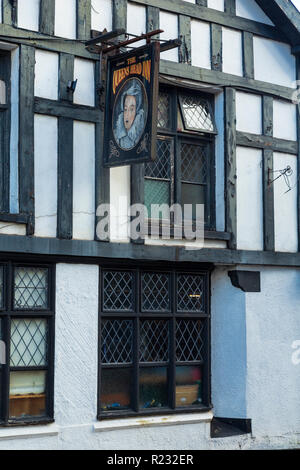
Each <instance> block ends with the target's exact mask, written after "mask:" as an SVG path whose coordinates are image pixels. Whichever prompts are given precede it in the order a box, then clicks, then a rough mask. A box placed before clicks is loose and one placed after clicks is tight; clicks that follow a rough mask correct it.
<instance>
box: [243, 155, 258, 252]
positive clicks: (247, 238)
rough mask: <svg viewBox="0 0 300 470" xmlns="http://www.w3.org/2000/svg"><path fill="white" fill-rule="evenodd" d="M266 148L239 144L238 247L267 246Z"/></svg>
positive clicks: (251, 248)
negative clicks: (263, 149) (265, 241)
mask: <svg viewBox="0 0 300 470" xmlns="http://www.w3.org/2000/svg"><path fill="white" fill-rule="evenodd" d="M262 179H263V178H262V151H261V150H258V149H251V148H246V147H237V247H238V249H240V250H263V248H264V242H263V187H262Z"/></svg>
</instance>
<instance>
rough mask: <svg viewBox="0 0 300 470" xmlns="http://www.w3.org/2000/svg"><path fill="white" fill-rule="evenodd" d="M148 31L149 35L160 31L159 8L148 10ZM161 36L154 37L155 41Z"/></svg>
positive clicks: (148, 8)
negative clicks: (157, 30)
mask: <svg viewBox="0 0 300 470" xmlns="http://www.w3.org/2000/svg"><path fill="white" fill-rule="evenodd" d="M146 18H147V19H146V22H147V25H146V29H147V33H151V32H152V31H155V30H156V29H159V8H156V7H151V6H149V5H148V6H147V9H146ZM158 37H159V36H154V39H157V38H158Z"/></svg>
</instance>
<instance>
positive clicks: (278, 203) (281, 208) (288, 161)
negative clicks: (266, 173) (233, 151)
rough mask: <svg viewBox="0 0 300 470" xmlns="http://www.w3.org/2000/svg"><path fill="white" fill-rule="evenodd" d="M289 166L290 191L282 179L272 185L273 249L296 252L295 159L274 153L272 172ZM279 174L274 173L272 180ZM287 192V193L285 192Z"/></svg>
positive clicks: (294, 157) (293, 156) (292, 156)
mask: <svg viewBox="0 0 300 470" xmlns="http://www.w3.org/2000/svg"><path fill="white" fill-rule="evenodd" d="M287 166H290V167H291V169H292V171H293V175H292V176H291V177H290V178H289V181H290V184H291V187H292V190H291V191H288V187H287V185H286V183H285V179H284V178H283V177H281V178H278V179H277V180H276V181H275V182H274V183H273V184H274V205H275V249H276V251H284V252H297V251H298V235H297V220H298V219H297V157H296V156H295V155H288V154H284V153H277V152H275V153H274V170H276V171H277V170H284V169H285V168H286V167H287ZM277 176H279V173H274V178H276V177H277ZM287 191H288V192H287Z"/></svg>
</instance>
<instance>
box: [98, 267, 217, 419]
mask: <svg viewBox="0 0 300 470" xmlns="http://www.w3.org/2000/svg"><path fill="white" fill-rule="evenodd" d="M212 269H213V267H212V266H211V265H201V266H198V267H191V266H181V267H178V266H174V265H172V264H169V265H167V266H166V263H164V265H162V264H160V263H159V264H158V263H146V262H144V263H143V264H139V263H131V262H130V261H129V260H128V263H126V264H125V265H124V263H119V264H115V263H107V264H103V265H101V266H100V271H99V329H98V346H99V349H98V394H97V410H98V412H97V419H98V420H105V419H113V418H122V417H140V416H149V415H151V416H153V415H154V416H155V415H162V414H164V415H165V414H180V413H181V414H182V413H197V412H198V413H199V412H205V411H209V410H211V409H212V404H211V357H210V355H211V352H210V344H211V338H210V335H211V322H210V319H211V315H210V273H211V271H212ZM105 271H113V272H132V273H133V279H134V283H133V298H134V308H133V309H132V311H128V310H127V311H124V312H121V311H119V312H116V311H104V309H103V288H104V283H103V272H105ZM149 272H151V273H162V274H166V273H168V274H170V279H171V282H170V290H169V294H170V308H169V311H165V312H152V313H151V312H149V311H147V312H145V311H143V309H142V305H141V304H142V297H141V292H142V288H141V275H142V273H149ZM180 274H186V275H189V276H190V275H200V276H203V279H204V291H203V292H204V299H205V300H204V302H205V310H206V311H205V313H204V312H202V313H196V314H195V312H182V311H178V310H177V309H176V305H177V301H176V293H177V288H176V282H175V279H176V276H177V275H180ZM107 319H110V320H118V319H119V320H128V319H131V320H132V321H133V361H132V364H129V363H127V364H125V366H124V365H121V367H128V368H130V367H131V368H132V375H133V378H132V385H131V388H130V395H131V403H130V408H128V409H126V410H116V411H111V410H109V411H103V410H102V409H101V384H102V369H103V368H104V369H105V368H107V369H109V368H111V369H117V368H118V367H120V364H115V365H112V364H102V362H101V357H102V344H101V339H102V336H101V334H102V320H107ZM179 319H184V320H199V319H202V321H203V323H204V324H205V331H204V343H203V351H204V352H203V354H204V359H203V361H193V362H188V361H186V362H183V363H182V362H178V361H176V345H175V335H176V321H177V320H179ZM143 320H165V321H168V322H169V328H170V330H169V333H170V340H169V360H168V362H169V363H168V362H166V363H163V362H158V363H156V362H148V363H143V362H142V361H141V360H140V359H139V354H140V351H139V344H138V343H139V328H140V326H139V325H140V322H141V321H143ZM180 365H184V366H189V365H190V366H193V365H194V366H199V367H200V366H201V367H203V370H202V373H203V387H202V393H203V395H202V403H201V404H200V405H197V406H195V405H191V406H182V407H177V408H176V406H175V405H176V397H175V388H176V382H175V379H176V377H175V368H176V366H180ZM143 367H166V368H167V384H168V385H167V387H168V401H169V403H168V406H163V407H157V408H149V409H147V408H140V405H139V398H140V397H139V393H140V391H139V371H140V369H141V368H143Z"/></svg>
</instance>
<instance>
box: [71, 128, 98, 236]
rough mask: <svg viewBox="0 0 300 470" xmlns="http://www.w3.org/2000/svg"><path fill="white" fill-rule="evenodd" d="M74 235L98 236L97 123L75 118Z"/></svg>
mask: <svg viewBox="0 0 300 470" xmlns="http://www.w3.org/2000/svg"><path fill="white" fill-rule="evenodd" d="M73 238H77V239H80V240H94V238H95V124H91V123H87V122H79V121H74V158H73Z"/></svg>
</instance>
